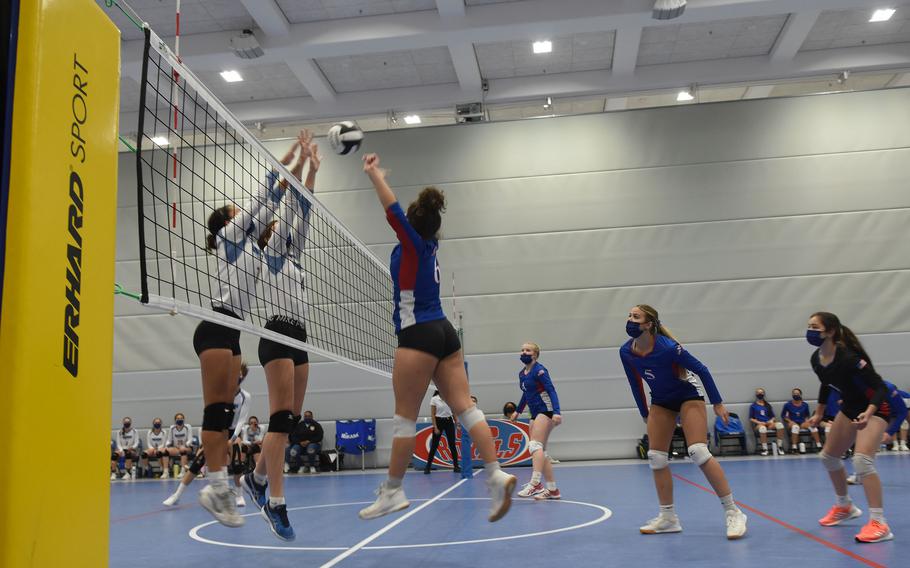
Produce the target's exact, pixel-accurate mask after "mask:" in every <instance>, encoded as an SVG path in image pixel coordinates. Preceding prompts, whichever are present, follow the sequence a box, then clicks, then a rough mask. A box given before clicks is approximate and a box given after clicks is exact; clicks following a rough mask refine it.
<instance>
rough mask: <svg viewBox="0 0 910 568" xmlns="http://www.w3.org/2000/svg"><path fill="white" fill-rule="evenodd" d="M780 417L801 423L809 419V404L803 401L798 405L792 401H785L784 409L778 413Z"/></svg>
mask: <svg viewBox="0 0 910 568" xmlns="http://www.w3.org/2000/svg"><path fill="white" fill-rule="evenodd" d="M780 416H781V418H785V419H787V420H792V421H793V422H796V423H797V424H802V423H803V422H805V421H806V420H808V419H809V405H808V404H807V403H806V402H805V401H804V402H803V403H802V404H800V405H799V406H796V405H795V404H793V401H787V404H785V405H784V411H783V412H781V413H780Z"/></svg>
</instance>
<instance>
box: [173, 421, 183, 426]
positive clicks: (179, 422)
mask: <svg viewBox="0 0 910 568" xmlns="http://www.w3.org/2000/svg"><path fill="white" fill-rule="evenodd" d="M174 424H176V425H177V426H183V420H176V421H174Z"/></svg>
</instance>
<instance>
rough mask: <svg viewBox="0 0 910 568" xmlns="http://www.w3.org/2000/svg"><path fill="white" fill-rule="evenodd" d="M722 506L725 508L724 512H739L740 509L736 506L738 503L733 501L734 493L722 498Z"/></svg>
mask: <svg viewBox="0 0 910 568" xmlns="http://www.w3.org/2000/svg"><path fill="white" fill-rule="evenodd" d="M720 504H721V505H723V506H724V511H738V510H739V507H737V506H736V503H735V502H734V501H733V493H730V494H729V495H724V496H723V497H721V498H720Z"/></svg>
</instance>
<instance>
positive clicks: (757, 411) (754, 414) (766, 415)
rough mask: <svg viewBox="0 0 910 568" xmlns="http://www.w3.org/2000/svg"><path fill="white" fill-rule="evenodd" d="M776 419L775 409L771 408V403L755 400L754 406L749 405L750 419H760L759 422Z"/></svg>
mask: <svg viewBox="0 0 910 568" xmlns="http://www.w3.org/2000/svg"><path fill="white" fill-rule="evenodd" d="M773 419H774V409H773V408H771V404H770V403H768V402H765V403H764V404H758V403H757V402H753V403H752V406H750V407H749V420H758V421H759V422H770V421H771V420H773Z"/></svg>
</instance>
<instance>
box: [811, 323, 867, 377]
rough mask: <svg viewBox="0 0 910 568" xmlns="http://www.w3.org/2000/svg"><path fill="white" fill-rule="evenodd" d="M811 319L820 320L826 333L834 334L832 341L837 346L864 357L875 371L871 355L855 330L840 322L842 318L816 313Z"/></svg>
mask: <svg viewBox="0 0 910 568" xmlns="http://www.w3.org/2000/svg"><path fill="white" fill-rule="evenodd" d="M811 318H818V320H819V321H821V324H822V325H823V326H824V327H825V331H828V332H833V335H832V336H831V340H832V341H833V342H834V344H835V345H840V346H842V347H846V348H847V349H850V350H851V351H853V352H854V353H856V354H857V355H859V356H860V357H862V358H863V359H864V360H865V361H866V364H868V365H869V367H870V368H871V369H872V370H875V367H873V366H872V359H870V358H869V354H868V353H866V349H865V348H864V347H863V344H862V343H860V341H859V338H858V337H856V334H855V333H853V330H851V329H850V328H849V327H847V326H845V325H844V324H842V323H841V322H840V318H838V317H837V316H836V315H834V314H832V313H831V312H815V313H814V314H812V316H811V317H810V319H811Z"/></svg>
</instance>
